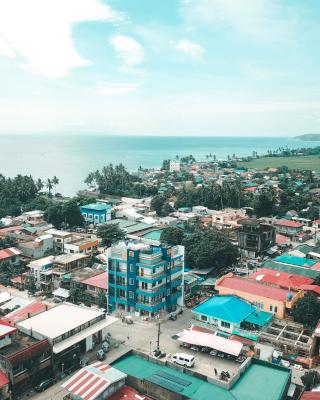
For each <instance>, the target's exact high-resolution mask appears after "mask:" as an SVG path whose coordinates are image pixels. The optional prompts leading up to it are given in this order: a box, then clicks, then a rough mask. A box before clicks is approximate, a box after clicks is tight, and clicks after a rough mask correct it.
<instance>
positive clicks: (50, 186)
mask: <svg viewBox="0 0 320 400" xmlns="http://www.w3.org/2000/svg"><path fill="white" fill-rule="evenodd" d="M46 188H47V189H48V194H49V196H50V195H51V190H52V188H53V185H52V181H51V179H50V178H48V179H47V182H46Z"/></svg>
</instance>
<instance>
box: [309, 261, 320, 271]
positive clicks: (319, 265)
mask: <svg viewBox="0 0 320 400" xmlns="http://www.w3.org/2000/svg"><path fill="white" fill-rule="evenodd" d="M311 269H315V270H317V271H320V262H317V263H315V264H313V266H312V267H311Z"/></svg>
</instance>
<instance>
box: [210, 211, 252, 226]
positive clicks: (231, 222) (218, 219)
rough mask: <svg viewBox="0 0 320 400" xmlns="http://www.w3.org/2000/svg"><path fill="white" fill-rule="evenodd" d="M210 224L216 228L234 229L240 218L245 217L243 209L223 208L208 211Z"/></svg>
mask: <svg viewBox="0 0 320 400" xmlns="http://www.w3.org/2000/svg"><path fill="white" fill-rule="evenodd" d="M210 214H211V218H212V225H213V226H215V227H216V228H218V229H234V228H237V227H239V223H240V221H241V220H243V219H245V218H246V211H245V210H243V209H235V208H225V209H224V210H219V211H210Z"/></svg>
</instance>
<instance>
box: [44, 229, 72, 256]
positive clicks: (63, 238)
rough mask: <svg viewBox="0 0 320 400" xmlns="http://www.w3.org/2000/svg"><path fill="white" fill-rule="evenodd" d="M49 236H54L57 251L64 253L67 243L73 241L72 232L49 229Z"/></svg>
mask: <svg viewBox="0 0 320 400" xmlns="http://www.w3.org/2000/svg"><path fill="white" fill-rule="evenodd" d="M46 233H48V234H49V235H52V236H53V240H54V248H55V250H58V251H61V252H62V253H63V252H64V245H65V243H69V242H71V241H72V236H73V233H72V232H66V231H60V230H59V229H49V230H48V231H46Z"/></svg>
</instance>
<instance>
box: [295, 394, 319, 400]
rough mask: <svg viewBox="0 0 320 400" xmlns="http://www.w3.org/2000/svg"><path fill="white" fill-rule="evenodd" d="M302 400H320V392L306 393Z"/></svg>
mask: <svg viewBox="0 0 320 400" xmlns="http://www.w3.org/2000/svg"><path fill="white" fill-rule="evenodd" d="M300 400H320V392H304V393H303V395H302V396H301V398H300Z"/></svg>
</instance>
